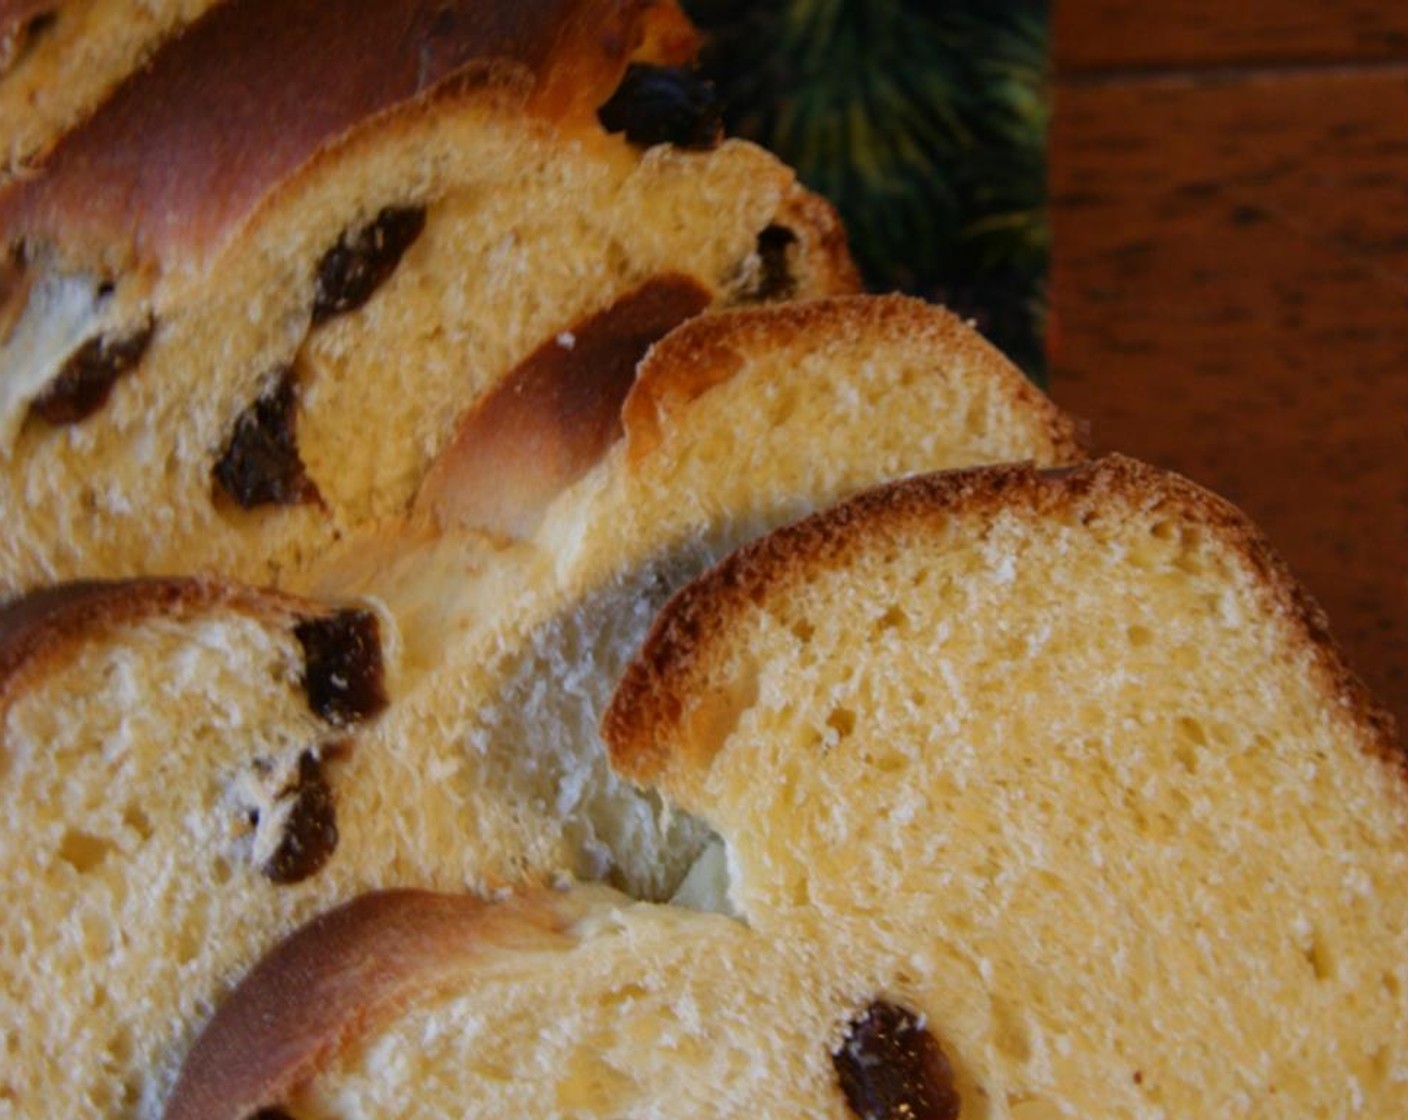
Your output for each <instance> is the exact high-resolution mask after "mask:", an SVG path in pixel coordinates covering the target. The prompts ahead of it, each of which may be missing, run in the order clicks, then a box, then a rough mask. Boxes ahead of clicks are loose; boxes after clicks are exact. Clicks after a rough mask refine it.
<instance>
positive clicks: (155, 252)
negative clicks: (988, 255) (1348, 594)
mask: <svg viewBox="0 0 1408 1120" xmlns="http://www.w3.org/2000/svg"><path fill="white" fill-rule="evenodd" d="M11 8H12V10H11V11H9V12H0V44H3V47H4V49H3V51H0V121H5V122H7V123H6V125H5V126H4V127H12V128H13V132H12V134H11V135H10V136H8V137H6V141H7V143H6V150H7V152H8V162H7V164H6V168H5V171H4V176H5V177H4V179H3V181H0V242H3V243H0V253H3V254H4V255H3V257H0V509H3V515H4V521H5V532H4V534H3V537H0V593H3V595H4V596H5V606H4V607H3V608H0V799H3V815H0V868H3V874H4V882H5V884H6V886H7V888H8V889H7V904H6V907H5V911H4V914H3V916H0V978H3V983H0V1117H8V1116H15V1117H25V1118H29V1117H40V1116H50V1115H64V1116H71V1117H123V1118H127V1117H141V1118H156V1117H163V1116H165V1117H170V1118H173V1120H175V1118H225V1117H228V1118H230V1120H251V1118H256V1117H258V1118H264V1120H273V1118H280V1117H291V1118H293V1120H351V1118H353V1117H372V1116H376V1117H392V1116H396V1117H443V1116H475V1117H493V1116H505V1117H508V1116H522V1115H534V1116H561V1117H657V1116H658V1117H665V1116H670V1117H673V1116H679V1117H702V1116H738V1117H742V1116H749V1117H758V1116H762V1117H784V1116H787V1117H791V1116H798V1115H808V1116H834V1117H837V1118H844V1117H861V1118H871V1117H916V1118H934V1117H941V1118H953V1117H963V1118H965V1120H975V1118H989V1117H990V1118H994V1120H1006V1118H1015V1120H1051V1118H1056V1117H1091V1116H1112V1117H1150V1118H1152V1117H1175V1116H1185V1115H1194V1114H1208V1115H1219V1116H1222V1115H1226V1116H1270V1115H1276V1116H1355V1115H1359V1116H1366V1117H1388V1116H1398V1115H1408V791H1405V788H1404V782H1405V779H1408V771H1405V766H1404V760H1403V757H1402V754H1401V749H1400V747H1399V745H1398V743H1397V741H1396V740H1395V737H1394V730H1393V728H1392V727H1391V726H1390V724H1389V721H1388V720H1387V718H1386V717H1385V716H1384V715H1383V714H1382V713H1381V712H1380V711H1379V709H1378V708H1377V707H1376V706H1375V704H1374V702H1373V701H1372V700H1371V699H1370V698H1369V697H1368V696H1366V695H1365V694H1364V692H1363V690H1362V688H1361V687H1360V686H1359V684H1358V683H1357V682H1356V680H1355V678H1354V677H1353V676H1352V674H1351V673H1350V672H1349V670H1348V669H1347V668H1346V667H1345V665H1344V664H1343V662H1342V660H1341V658H1340V657H1339V655H1338V653H1337V652H1336V650H1335V648H1334V646H1333V644H1332V642H1331V641H1330V639H1329V637H1328V632H1327V629H1326V624H1325V621H1324V619H1323V618H1322V617H1321V615H1320V613H1319V611H1318V609H1317V608H1316V607H1315V606H1314V604H1313V603H1312V602H1311V601H1310V600H1309V599H1308V597H1307V596H1306V595H1305V593H1304V592H1303V591H1301V590H1300V589H1299V588H1298V586H1297V585H1296V584H1295V582H1294V581H1293V579H1292V577H1291V576H1290V575H1289V574H1288V572H1287V571H1286V569H1285V568H1284V566H1283V565H1282V564H1281V562H1280V561H1279V560H1278V559H1277V558H1276V557H1275V556H1274V554H1273V553H1272V551H1271V550H1270V548H1269V546H1268V545H1267V543H1266V542H1265V541H1264V540H1263V539H1262V538H1261V536H1260V535H1259V534H1258V532H1257V531H1256V529H1255V528H1254V527H1253V526H1251V525H1250V524H1249V523H1248V522H1247V520H1246V519H1245V518H1244V517H1243V516H1242V515H1241V514H1240V513H1238V512H1237V511H1236V510H1234V509H1233V508H1231V507H1230V506H1228V505H1227V504H1226V503H1224V502H1223V501H1221V500H1220V499H1218V498H1216V497H1214V496H1212V495H1211V494H1209V493H1207V492H1205V491H1203V490H1201V489H1198V488H1197V487H1196V486H1194V485H1193V484H1191V483H1189V482H1187V481H1185V480H1183V479H1180V478H1177V477H1174V476H1171V475H1169V474H1167V473H1165V472H1162V471H1159V470H1157V469H1155V468H1153V467H1150V466H1146V465H1143V464H1140V463H1137V462H1134V461H1132V460H1129V459H1125V458H1121V457H1117V456H1114V457H1108V458H1106V459H1103V460H1098V461H1094V462H1087V461H1086V460H1085V457H1084V455H1083V453H1082V450H1081V447H1080V443H1079V441H1078V439H1077V438H1076V436H1077V433H1076V428H1075V425H1074V424H1073V423H1072V422H1071V421H1070V420H1069V419H1068V418H1066V417H1065V416H1064V415H1062V414H1061V413H1060V411H1059V410H1058V409H1057V408H1056V407H1055V406H1053V405H1052V404H1051V403H1050V402H1049V401H1048V400H1047V399H1046V398H1044V397H1043V396H1042V395H1041V394H1040V393H1038V392H1037V391H1036V390H1035V389H1033V388H1032V387H1031V385H1030V384H1029V383H1028V382H1027V381H1026V380H1025V379H1024V378H1023V377H1022V376H1021V374H1020V373H1019V372H1017V371H1016V370H1015V369H1014V368H1013V367H1012V366H1011V365H1010V364H1008V363H1007V362H1006V360H1005V359H1003V358H1002V356H1001V355H999V354H998V353H996V352H995V351H994V350H993V349H992V348H991V347H990V346H988V344H986V343H985V342H984V341H983V340H982V339H981V338H979V337H978V336H977V335H976V334H975V333H974V331H973V330H972V329H971V328H970V327H969V326H967V325H965V324H964V323H962V322H960V321H958V320H956V319H955V318H954V317H953V316H951V315H949V314H948V313H947V312H945V311H943V310H942V309H940V308H936V307H933V306H930V305H927V304H923V303H921V302H919V301H916V300H912V299H908V298H904V297H900V296H866V295H860V294H857V292H856V288H857V283H856V278H855V270H854V268H853V266H852V264H851V262H850V260H849V257H848V256H847V253H846V248H845V238H844V234H843V232H842V230H841V229H840V226H839V223H838V221H837V219H836V217H835V215H834V213H833V212H832V211H831V209H830V208H829V207H828V206H827V205H826V204H825V203H824V202H823V201H822V200H820V199H819V198H817V197H816V196H814V195H812V194H810V193H809V192H808V191H806V190H805V189H804V188H803V187H801V186H800V185H799V184H798V183H797V182H796V180H795V177H794V176H793V174H792V173H791V172H790V171H789V170H788V169H787V168H786V167H784V166H782V165H781V164H780V163H779V162H778V161H777V160H776V159H774V158H773V157H771V156H769V155H768V154H767V153H765V152H762V151H760V150H759V149H757V148H755V147H752V146H750V145H748V144H746V143H742V142H739V141H735V140H729V139H725V138H723V137H722V136H721V135H720V129H719V125H718V120H717V111H716V109H715V107H714V106H713V104H712V101H711V99H710V95H709V91H708V89H707V87H706V86H704V85H703V84H702V83H701V82H700V80H699V79H698V77H697V75H696V74H695V73H694V72H693V71H692V70H691V69H690V65H689V64H690V60H691V58H692V56H693V53H694V51H695V49H696V47H697V42H696V36H695V34H694V31H693V29H692V28H691V26H690V25H689V23H688V21H687V20H686V18H685V17H684V16H683V15H682V14H681V12H680V11H679V10H678V9H677V8H676V6H675V5H674V3H673V0H530V2H519V3H513V4H509V3H472V2H469V0H438V2H433V0H384V2H382V3H379V4H375V5H373V4H363V3H359V2H354V0H281V2H277V3H276V2H275V0H222V2H218V3H214V4H211V3H196V4H193V3H189V2H186V3H153V4H142V5H133V4H130V3H125V2H122V0H95V2H93V3H91V4H80V3H78V2H77V0H62V2H61V0H53V2H51V3H47V4H26V3H20V4H18V5H12V6H11ZM133 8H140V9H141V17H140V19H138V18H135V17H134V16H133V15H132V12H131V11H129V9H133ZM109 23H112V25H113V26H117V25H118V24H121V25H122V27H123V28H124V32H123V37H122V38H121V39H120V40H119V39H118V38H113V39H111V40H101V42H102V43H103V45H102V46H99V45H98V42H99V39H98V38H97V36H98V29H99V28H101V27H104V26H108V25H109ZM60 46H62V49H61V50H60V49H58V48H59V47H60ZM56 52H57V53H56ZM80 52H81V54H80ZM79 57H82V58H83V59H85V60H88V61H87V64H86V66H85V67H84V69H85V73H84V76H83V82H81V83H80V82H78V81H77V80H74V81H71V82H70V81H66V80H61V78H60V77H59V75H60V74H61V73H62V66H63V65H70V64H72V63H73V61H74V59H76V58H79ZM139 63H140V64H139ZM134 67H135V69H134ZM36 91H37V92H36ZM11 119H14V120H15V121H16V122H18V123H16V124H14V125H13V126H11V125H9V124H8V122H9V121H10V120H11ZM21 126H22V127H21Z"/></svg>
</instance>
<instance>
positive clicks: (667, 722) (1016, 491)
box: [602, 455, 1408, 782]
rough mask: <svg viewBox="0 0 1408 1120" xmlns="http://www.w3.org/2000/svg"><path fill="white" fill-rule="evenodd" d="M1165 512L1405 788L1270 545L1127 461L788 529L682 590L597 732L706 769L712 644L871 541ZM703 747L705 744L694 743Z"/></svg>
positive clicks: (820, 518)
mask: <svg viewBox="0 0 1408 1120" xmlns="http://www.w3.org/2000/svg"><path fill="white" fill-rule="evenodd" d="M1121 508H1122V509H1124V510H1125V511H1129V510H1140V511H1145V512H1152V511H1156V510H1159V511H1167V512H1169V513H1171V514H1176V515H1177V516H1180V517H1184V518H1187V519H1189V520H1191V521H1194V522H1196V523H1198V524H1201V525H1203V526H1205V527H1206V528H1207V529H1208V530H1209V531H1211V532H1212V533H1213V534H1214V535H1215V536H1217V537H1218V538H1219V539H1220V540H1221V541H1222V543H1223V544H1224V545H1225V546H1226V548H1227V549H1228V551H1229V552H1230V553H1231V554H1233V555H1235V556H1238V557H1240V558H1241V559H1242V561H1243V562H1244V563H1245V564H1246V565H1247V566H1248V567H1249V568H1250V570H1251V571H1252V572H1253V573H1255V575H1256V576H1257V578H1258V581H1259V583H1260V586H1261V588H1262V590H1263V595H1264V605H1265V609H1266V610H1267V612H1268V613H1274V614H1279V615H1281V616H1282V617H1283V618H1284V619H1285V620H1286V621H1287V623H1288V624H1289V627H1290V630H1291V633H1292V634H1294V635H1296V639H1295V644H1297V645H1299V646H1300V647H1301V648H1303V649H1305V650H1306V651H1308V652H1309V654H1310V656H1311V659H1312V663H1313V665H1314V671H1315V672H1316V674H1317V675H1318V677H1319V683H1320V687H1321V689H1322V691H1323V695H1324V699H1325V703H1326V704H1328V705H1332V706H1335V707H1339V708H1341V709H1342V710H1343V711H1344V712H1345V714H1346V715H1348V716H1349V717H1350V718H1351V719H1352V720H1353V721H1355V722H1356V723H1357V724H1358V725H1359V727H1360V729H1361V730H1362V732H1363V741H1364V742H1365V743H1366V745H1368V747H1369V749H1370V750H1372V751H1373V753H1375V754H1376V755H1378V756H1380V757H1382V758H1384V759H1387V760H1391V761H1392V762H1393V764H1394V765H1396V766H1398V767H1400V769H1402V771H1403V773H1404V775H1405V777H1408V762H1405V755H1404V752H1403V750H1402V748H1401V746H1400V744H1399V743H1398V742H1397V739H1396V730H1395V728H1394V726H1393V721H1392V719H1391V717H1390V716H1389V715H1388V714H1387V713H1386V712H1385V711H1384V710H1383V709H1382V708H1381V707H1380V706H1379V705H1378V704H1377V703H1376V702H1375V701H1374V700H1373V698H1372V697H1371V696H1370V695H1369V693H1368V691H1367V690H1366V689H1365V688H1364V686H1363V684H1362V683H1361V682H1360V681H1359V680H1358V678H1357V677H1356V676H1355V675H1354V674H1353V672H1352V671H1351V670H1350V669H1349V667H1348V666H1347V665H1346V664H1345V662H1344V660H1343V657H1342V656H1341V655H1340V653H1339V650H1338V649H1337V647H1336V646H1335V644H1334V641H1333V639H1332V638H1331V637H1330V634H1329V630H1328V627H1327V625H1326V620H1325V616H1324V614H1323V612H1322V611H1321V610H1320V608H1319V607H1318V606H1317V605H1316V604H1315V602H1314V601H1313V599H1312V598H1311V597H1310V595H1309V594H1308V593H1307V592H1306V591H1305V590H1304V589H1303V588H1301V587H1300V586H1299V584H1297V582H1296V581H1295V579H1294V578H1293V577H1292V575H1291V573H1290V571H1289V569H1288V568H1287V567H1286V565H1285V563H1284V562H1283V561H1282V560H1281V559H1280V558H1279V557H1278V556H1277V555H1276V554H1275V552H1274V551H1273V549H1272V548H1271V546H1270V544H1269V542H1268V541H1267V540H1266V539H1265V537H1264V536H1263V535H1262V534H1261V532H1260V530H1258V529H1257V528H1256V527H1255V526H1254V525H1253V524H1252V523H1251V522H1250V521H1249V520H1248V519H1247V517H1246V516H1245V515H1244V514H1243V513H1241V511H1239V510H1237V509H1236V508H1235V507H1234V506H1232V505H1231V504H1229V503H1228V502H1226V501H1224V500H1223V499H1221V498H1219V497H1217V496H1216V495H1213V494H1211V493H1209V492H1207V491H1205V490H1203V489H1201V488H1200V487H1197V486H1195V485H1194V484H1193V483H1191V482H1189V481H1187V480H1186V479H1183V478H1181V477H1179V476H1177V475H1174V474H1171V473H1167V472H1164V471H1160V470H1158V469H1156V468H1154V467H1151V466H1148V465H1146V464H1144V463H1140V462H1137V461H1135V460H1132V459H1128V458H1125V457H1123V456H1118V455H1111V456H1107V457H1105V458H1103V459H1099V460H1096V461H1094V462H1092V463H1088V464H1085V465H1081V466H1075V467H1068V468H1063V469H1060V470H1048V471H1042V470H1038V469H1036V468H1034V467H1032V466H1029V465H1004V466H995V467H980V468H974V469H968V470H958V471H950V472H944V473H941V474H934V475H925V476H919V477H916V478H912V479H907V480H905V481H902V482H897V483H893V484H890V485H887V486H882V487H879V488H877V489H875V490H871V491H868V492H866V493H864V494H861V495H860V496H858V497H856V498H854V499H852V500H851V501H848V502H846V503H844V504H842V505H840V506H837V507H835V508H834V509H831V510H827V511H825V512H823V513H820V514H817V515H814V516H813V517H810V518H807V519H806V520H804V521H801V522H799V523H797V524H796V525H793V526H790V527H788V528H785V529H782V530H779V531H778V532H776V533H773V534H772V535H771V536H768V537H765V538H763V539H762V540H760V541H758V542H756V543H755V544H753V545H751V546H749V547H747V548H744V549H742V550H740V551H739V552H737V553H735V554H734V555H733V556H731V557H730V558H729V559H728V560H726V561H725V562H724V563H723V564H721V565H720V566H719V567H717V568H716V569H714V570H713V571H712V572H710V573H709V574H708V575H706V576H705V577H703V578H702V579H700V580H698V581H697V582H696V583H694V584H692V585H691V586H689V587H687V588H686V589H685V590H684V591H682V592H681V593H680V594H679V595H677V596H676V597H675V599H674V600H672V601H671V603H670V604H669V605H668V606H667V607H666V608H665V610H664V611H663V612H662V613H661V614H660V615H659V617H657V619H656V621H655V625H654V627H653V629H652V631H651V634H650V636H649V638H648V639H647V640H646V643H645V645H644V647H643V648H642V650H641V652H640V654H639V655H638V656H637V658H636V660H635V661H634V662H633V663H632V664H631V665H630V666H629V667H628V669H627V671H626V673H625V675H624V676H623V678H622V680H621V683H620V685H619V686H618V687H617V690H616V694H615V696H614V697H613V698H612V701H611V704H610V706H609V707H608V709H607V712H606V715H605V716H604V718H603V720H602V734H603V737H604V739H605V741H606V743H607V744H608V747H609V749H610V752H611V758H612V762H613V764H614V765H615V766H616V768H617V769H618V770H619V771H620V772H621V773H623V774H624V775H626V776H627V777H630V778H632V779H633V780H635V781H639V782H655V781H659V780H660V779H662V778H664V777H667V776H668V775H669V774H670V773H671V772H672V771H674V770H676V769H680V768H693V767H700V766H707V764H708V761H709V760H708V759H707V758H690V757H681V755H680V752H681V750H683V749H684V746H683V744H682V740H683V739H685V738H686V736H685V735H684V734H683V733H682V729H681V721H682V719H683V718H684V716H685V701H686V699H687V698H688V697H690V696H692V695H694V694H695V693H696V692H697V691H698V689H699V688H700V687H701V682H700V680H699V677H700V675H701V672H702V669H703V667H704V666H706V665H707V664H708V663H709V662H710V659H711V657H712V656H713V654H714V652H715V648H714V647H716V646H717V645H720V644H722V643H723V642H724V641H725V640H726V635H727V634H728V632H729V631H730V629H731V628H733V627H734V626H735V625H737V623H738V620H739V618H740V616H741V615H743V614H744V613H745V612H746V611H747V609H748V608H749V607H750V606H751V605H752V604H756V603H759V602H762V601H763V600H765V599H766V598H767V597H768V596H769V595H770V594H771V593H772V592H773V591H774V589H777V588H780V587H784V586H786V585H787V584H789V583H791V582H792V581H800V580H805V579H806V578H808V577H809V575H810V574H812V573H815V572H818V571H822V570H827V569H830V568H834V567H837V566H840V565H842V564H844V563H846V561H847V558H848V557H849V556H851V555H852V554H853V552H854V551H855V550H857V549H861V548H864V547H866V544H867V541H868V540H871V539H873V535H874V534H875V533H876V532H883V531H885V530H886V529H888V528H892V527H897V526H900V525H903V524H906V523H916V522H925V521H933V520H935V519H939V520H942V519H944V518H947V517H949V516H952V515H955V514H960V513H961V514H965V515H975V514H976V515H979V516H982V515H984V514H991V513H996V512H999V511H1003V510H1015V509H1022V510H1029V511H1031V512H1033V513H1042V514H1055V515H1065V516H1076V517H1081V518H1085V517H1091V518H1096V517H1101V516H1108V515H1109V514H1110V513H1111V512H1113V511H1117V510H1120V509H1121ZM697 745H698V746H703V747H707V744H697Z"/></svg>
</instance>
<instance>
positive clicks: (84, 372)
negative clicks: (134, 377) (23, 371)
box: [29, 319, 154, 425]
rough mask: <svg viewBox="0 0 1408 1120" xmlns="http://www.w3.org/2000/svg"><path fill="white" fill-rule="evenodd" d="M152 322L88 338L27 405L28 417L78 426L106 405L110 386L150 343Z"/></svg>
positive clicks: (133, 364)
mask: <svg viewBox="0 0 1408 1120" xmlns="http://www.w3.org/2000/svg"><path fill="white" fill-rule="evenodd" d="M153 330H154V325H153V322H152V320H151V319H148V320H147V321H146V322H144V323H142V324H140V325H139V326H137V327H135V328H133V329H131V330H127V331H121V332H110V333H107V334H100V335H97V336H96V337H94V338H90V339H89V340H88V341H87V342H85V343H84V344H83V345H82V346H80V347H79V348H78V350H76V351H75V352H74V353H73V355H72V356H71V357H70V358H69V359H68V360H67V361H66V362H65V363H64V364H63V366H62V368H60V370H59V372H58V375H57V376H56V377H55V378H54V379H53V380H52V381H50V382H49V384H48V385H47V386H45V387H44V389H43V391H42V392H41V393H40V394H39V395H38V396H36V397H35V398H34V400H32V401H31V402H30V405H29V412H30V415H31V416H34V417H37V418H38V419H40V420H43V421H44V422H45V423H48V424H53V425H61V424H77V423H78V422H79V421H81V420H86V419H87V418H88V417H89V416H92V415H93V413H95V412H97V411H98V410H99V409H100V408H102V407H103V405H104V404H106V403H107V400H108V397H109V396H110V395H111V393H112V389H113V386H114V385H116V384H117V381H118V379H119V378H120V377H122V376H123V375H124V374H126V373H129V372H130V371H132V370H133V369H135V368H136V367H137V365H138V364H139V363H140V362H141V360H142V355H143V354H145V353H146V352H147V346H148V344H150V342H151V339H152V333H153Z"/></svg>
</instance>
